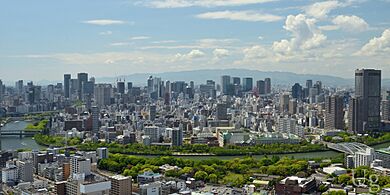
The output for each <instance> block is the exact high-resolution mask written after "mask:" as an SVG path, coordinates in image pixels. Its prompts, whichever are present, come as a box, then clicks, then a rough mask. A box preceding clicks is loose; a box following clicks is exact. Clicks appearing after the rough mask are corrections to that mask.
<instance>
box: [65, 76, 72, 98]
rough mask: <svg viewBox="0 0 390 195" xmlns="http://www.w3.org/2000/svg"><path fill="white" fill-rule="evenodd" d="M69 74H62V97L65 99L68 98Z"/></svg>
mask: <svg viewBox="0 0 390 195" xmlns="http://www.w3.org/2000/svg"><path fill="white" fill-rule="evenodd" d="M70 79H71V75H70V74H64V96H65V98H69V97H70Z"/></svg>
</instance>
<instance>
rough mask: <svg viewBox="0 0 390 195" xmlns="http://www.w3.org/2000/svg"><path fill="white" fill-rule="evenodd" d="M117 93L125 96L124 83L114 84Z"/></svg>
mask: <svg viewBox="0 0 390 195" xmlns="http://www.w3.org/2000/svg"><path fill="white" fill-rule="evenodd" d="M116 88H117V90H118V91H117V92H118V93H120V94H125V82H123V81H119V82H117V83H116Z"/></svg>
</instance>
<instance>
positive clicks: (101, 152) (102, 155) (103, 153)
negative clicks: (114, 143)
mask: <svg viewBox="0 0 390 195" xmlns="http://www.w3.org/2000/svg"><path fill="white" fill-rule="evenodd" d="M96 154H97V157H98V159H106V158H108V148H106V147H101V148H98V149H96Z"/></svg>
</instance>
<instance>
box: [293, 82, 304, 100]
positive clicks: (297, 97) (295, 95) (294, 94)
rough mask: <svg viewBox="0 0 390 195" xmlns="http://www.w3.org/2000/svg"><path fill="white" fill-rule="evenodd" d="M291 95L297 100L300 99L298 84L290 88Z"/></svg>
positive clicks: (300, 91)
mask: <svg viewBox="0 0 390 195" xmlns="http://www.w3.org/2000/svg"><path fill="white" fill-rule="evenodd" d="M291 95H292V97H293V98H296V99H298V100H301V99H302V86H301V85H300V84H299V83H295V84H294V85H293V86H292V88H291Z"/></svg>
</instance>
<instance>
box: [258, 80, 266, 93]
mask: <svg viewBox="0 0 390 195" xmlns="http://www.w3.org/2000/svg"><path fill="white" fill-rule="evenodd" d="M256 87H257V92H258V93H259V95H264V94H265V82H264V81H263V80H258V81H256Z"/></svg>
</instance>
